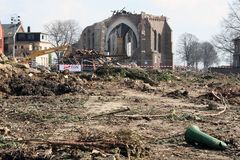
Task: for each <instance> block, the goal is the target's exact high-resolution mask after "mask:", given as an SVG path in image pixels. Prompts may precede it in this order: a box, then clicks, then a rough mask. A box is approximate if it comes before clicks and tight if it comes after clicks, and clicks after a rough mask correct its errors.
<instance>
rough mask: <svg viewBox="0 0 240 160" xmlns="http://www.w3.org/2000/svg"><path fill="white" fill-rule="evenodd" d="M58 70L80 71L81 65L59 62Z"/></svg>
mask: <svg viewBox="0 0 240 160" xmlns="http://www.w3.org/2000/svg"><path fill="white" fill-rule="evenodd" d="M59 70H60V71H64V70H69V71H70V72H81V71H82V67H81V65H79V64H59Z"/></svg>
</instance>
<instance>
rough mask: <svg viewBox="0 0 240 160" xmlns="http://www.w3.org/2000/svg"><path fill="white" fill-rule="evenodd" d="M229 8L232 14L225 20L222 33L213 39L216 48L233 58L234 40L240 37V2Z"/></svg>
mask: <svg viewBox="0 0 240 160" xmlns="http://www.w3.org/2000/svg"><path fill="white" fill-rule="evenodd" d="M229 6H230V13H229V15H228V17H227V18H225V19H224V20H223V27H222V31H221V32H220V33H219V34H217V35H215V36H214V37H213V44H214V46H215V47H216V49H217V50H219V51H220V52H221V53H223V54H224V55H225V56H226V55H228V56H229V55H230V56H232V54H233V53H234V44H233V39H235V38H237V37H239V36H240V0H235V1H234V2H233V3H232V4H230V5H229ZM228 56H227V57H228ZM228 58H229V57H228Z"/></svg>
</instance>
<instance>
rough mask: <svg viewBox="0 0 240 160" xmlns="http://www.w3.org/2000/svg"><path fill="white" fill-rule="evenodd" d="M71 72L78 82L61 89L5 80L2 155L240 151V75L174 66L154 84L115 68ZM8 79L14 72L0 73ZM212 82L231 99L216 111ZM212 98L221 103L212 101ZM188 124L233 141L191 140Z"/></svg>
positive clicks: (226, 154) (0, 101)
mask: <svg viewBox="0 0 240 160" xmlns="http://www.w3.org/2000/svg"><path fill="white" fill-rule="evenodd" d="M50 74H51V73H50ZM48 75H49V74H47V73H45V79H46V76H48ZM26 76H27V75H26ZM34 76H36V77H38V76H37V75H34ZM55 76H56V75H55ZM71 76H72V77H75V80H73V81H76V83H74V84H73V85H77V86H80V87H81V88H80V90H78V91H76V92H75V91H74V92H69V93H65V94H61V95H50V96H42V95H14V94H11V92H10V91H9V92H7V89H6V87H5V88H4V87H2V88H1V90H0V91H2V92H1V96H0V113H1V117H0V126H1V127H0V131H1V136H0V155H1V156H0V157H1V158H2V159H102V160H110V159H144V160H148V159H149V160H150V159H151V160H155V159H173V160H175V159H212V160H216V159H219V160H225V159H226V160H227V159H240V134H239V133H240V125H239V122H240V107H239V104H240V101H239V100H240V98H239V95H240V92H239V91H240V90H239V81H240V79H239V78H238V77H237V76H236V75H235V76H224V75H212V74H200V73H187V72H181V73H178V72H176V73H173V77H172V78H170V79H167V80H162V81H158V84H157V85H149V84H148V83H144V82H143V80H138V79H134V80H133V79H131V78H126V77H115V76H114V77H111V76H109V77H107V78H106V77H104V78H102V77H100V78H93V79H92V80H89V79H88V80H87V78H84V77H83V76H80V75H70V78H68V79H70V80H69V81H72V79H71ZM76 77H78V78H79V79H77V80H76ZM43 78H44V77H43ZM48 78H49V76H48ZM57 78H58V79H60V80H59V82H60V81H61V78H62V77H61V76H60V75H58V76H57ZM65 81H68V80H65ZM77 81H79V83H77ZM7 82H9V77H7V78H6V77H5V79H2V81H1V83H2V84H3V83H5V84H6V83H7ZM29 83H30V82H29ZM25 87H26V86H25ZM213 90H214V91H215V92H216V94H217V95H218V96H219V95H221V94H222V95H223V97H225V99H226V100H227V101H228V103H229V104H228V103H225V105H227V104H228V105H227V109H226V111H225V112H224V113H221V114H219V115H211V114H217V113H219V112H220V111H222V110H223V109H224V105H223V104H221V102H220V100H217V98H216V97H214V96H213V95H211V91H213ZM173 91H175V92H173ZM184 91H186V93H184ZM170 93H172V94H170ZM220 93H221V94H220ZM209 100H213V101H215V102H216V103H217V104H218V107H216V108H209V105H208V102H209ZM111 113H112V114H111ZM191 124H196V125H198V126H199V127H200V129H201V130H202V131H204V132H206V133H208V134H210V135H212V136H214V137H216V138H218V139H220V140H222V141H224V142H226V143H227V144H228V146H229V148H228V149H227V150H223V151H218V150H211V149H208V148H202V147H199V146H192V145H189V144H187V143H186V141H185V139H184V133H185V131H186V128H187V127H188V126H189V125H191ZM1 158H0V159H1Z"/></svg>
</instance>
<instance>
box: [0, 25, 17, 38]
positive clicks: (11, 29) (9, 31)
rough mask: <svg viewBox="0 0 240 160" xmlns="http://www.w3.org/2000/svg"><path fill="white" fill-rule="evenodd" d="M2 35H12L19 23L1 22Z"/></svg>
mask: <svg viewBox="0 0 240 160" xmlns="http://www.w3.org/2000/svg"><path fill="white" fill-rule="evenodd" d="M2 26H3V32H4V37H12V36H13V35H14V33H15V32H16V31H17V29H18V27H19V26H21V24H2Z"/></svg>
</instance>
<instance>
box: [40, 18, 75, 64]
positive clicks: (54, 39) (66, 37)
mask: <svg viewBox="0 0 240 160" xmlns="http://www.w3.org/2000/svg"><path fill="white" fill-rule="evenodd" d="M44 28H45V30H46V32H47V33H48V34H49V41H50V42H51V43H52V45H53V46H54V47H59V46H62V45H67V44H68V45H71V44H73V43H75V42H76V41H78V40H79V37H80V27H79V24H78V23H77V22H76V21H75V20H65V21H60V20H56V21H53V22H50V23H49V24H46V25H45V26H44ZM56 55H57V60H58V62H59V60H60V58H62V56H63V52H56Z"/></svg>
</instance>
